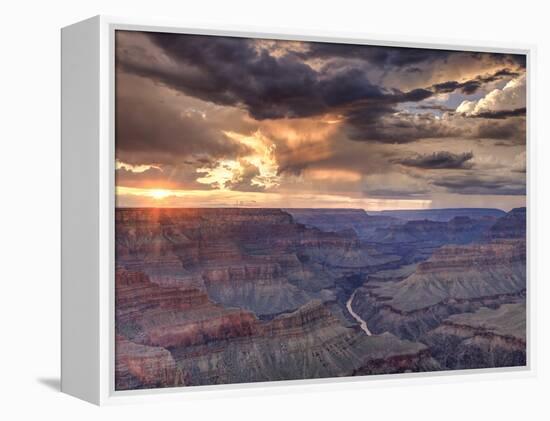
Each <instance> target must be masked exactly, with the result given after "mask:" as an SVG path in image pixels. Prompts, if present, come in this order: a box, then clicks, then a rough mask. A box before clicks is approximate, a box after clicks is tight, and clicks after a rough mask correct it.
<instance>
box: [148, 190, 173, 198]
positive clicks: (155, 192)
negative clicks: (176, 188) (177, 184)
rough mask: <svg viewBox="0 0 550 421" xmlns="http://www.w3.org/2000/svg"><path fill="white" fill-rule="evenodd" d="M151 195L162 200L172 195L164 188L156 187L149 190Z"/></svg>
mask: <svg viewBox="0 0 550 421" xmlns="http://www.w3.org/2000/svg"><path fill="white" fill-rule="evenodd" d="M149 196H151V197H152V198H153V199H157V200H160V199H164V198H165V197H168V196H170V192H169V191H168V190H163V189H154V190H151V191H150V192H149Z"/></svg>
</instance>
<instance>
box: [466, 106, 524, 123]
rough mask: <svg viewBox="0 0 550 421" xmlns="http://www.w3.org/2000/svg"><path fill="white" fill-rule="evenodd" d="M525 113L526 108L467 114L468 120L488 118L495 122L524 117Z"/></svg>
mask: <svg viewBox="0 0 550 421" xmlns="http://www.w3.org/2000/svg"><path fill="white" fill-rule="evenodd" d="M526 113H527V108H526V107H521V108H516V109H514V110H500V111H482V112H478V113H476V114H469V115H468V117H470V118H489V119H495V120H504V119H507V118H510V117H518V116H524V115H526Z"/></svg>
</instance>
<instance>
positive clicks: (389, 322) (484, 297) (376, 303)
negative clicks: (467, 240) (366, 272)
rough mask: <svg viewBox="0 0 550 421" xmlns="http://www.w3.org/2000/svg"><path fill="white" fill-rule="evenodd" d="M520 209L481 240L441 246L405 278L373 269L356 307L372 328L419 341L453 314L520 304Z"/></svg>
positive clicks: (522, 232) (522, 278) (522, 281)
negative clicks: (385, 274)
mask: <svg viewBox="0 0 550 421" xmlns="http://www.w3.org/2000/svg"><path fill="white" fill-rule="evenodd" d="M521 213H522V212H521V211H518V210H513V211H511V212H509V213H508V214H506V215H505V216H503V217H502V218H500V219H499V220H497V221H496V222H494V223H493V224H491V226H490V227H488V228H487V229H486V230H485V231H484V232H481V236H480V238H479V240H478V241H477V242H474V243H472V244H467V245H444V246H442V247H440V248H437V249H436V250H435V251H434V253H433V255H432V256H431V257H430V258H429V259H428V260H426V261H424V262H421V263H419V264H417V265H416V267H415V270H414V272H412V273H411V274H410V275H408V276H406V277H405V278H402V279H400V278H399V277H397V278H394V279H391V277H388V276H385V277H384V276H378V277H377V274H376V273H375V274H374V275H373V276H372V278H369V279H370V280H369V282H367V283H366V284H365V285H364V287H363V288H361V289H359V290H358V291H357V294H356V299H355V303H354V309H355V311H356V312H357V313H358V314H360V315H361V317H363V319H365V320H367V321H368V325H369V328H370V329H371V331H372V332H375V333H380V332H384V331H390V332H393V333H394V334H396V335H398V336H399V337H403V338H408V339H415V340H416V339H418V338H419V337H421V336H422V335H423V334H424V333H426V332H428V331H429V330H431V329H434V328H436V327H437V326H439V325H440V324H441V323H442V322H443V321H444V320H445V319H447V317H448V316H450V315H452V314H458V313H465V312H472V311H476V310H478V309H479V308H481V307H483V306H490V307H492V308H496V307H498V306H499V305H501V304H505V303H517V302H522V301H523V299H524V296H525V288H526V244H525V224H524V223H522V222H521V219H522V218H521ZM518 214H519V217H518ZM403 270H404V269H403V268H401V271H403ZM397 273H399V271H397ZM388 278H389V279H388Z"/></svg>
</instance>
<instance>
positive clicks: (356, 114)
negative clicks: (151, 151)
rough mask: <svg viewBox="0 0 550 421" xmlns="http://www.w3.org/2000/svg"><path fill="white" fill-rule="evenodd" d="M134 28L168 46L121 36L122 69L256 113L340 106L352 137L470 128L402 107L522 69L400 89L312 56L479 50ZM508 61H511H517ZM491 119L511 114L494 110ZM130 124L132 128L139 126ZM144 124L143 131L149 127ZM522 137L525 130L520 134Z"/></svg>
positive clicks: (387, 59) (381, 62)
mask: <svg viewBox="0 0 550 421" xmlns="http://www.w3.org/2000/svg"><path fill="white" fill-rule="evenodd" d="M136 34H137V35H136ZM132 35H133V36H138V35H139V36H141V37H146V39H147V40H148V42H150V43H152V44H151V45H154V46H155V48H157V49H158V50H159V51H161V52H162V53H157V54H156V55H155V54H153V53H148V52H144V51H143V50H144V49H143V48H141V49H140V48H137V47H135V46H132V45H131V43H129V42H128V41H127V40H125V38H124V37H122V38H120V37H119V38H120V39H119V40H118V41H117V66H118V67H117V68H119V69H120V70H121V71H125V72H131V73H134V74H138V75H141V76H145V77H147V78H150V79H151V80H153V81H155V82H156V83H160V84H162V85H165V86H168V87H170V88H172V89H175V90H177V91H180V92H183V93H185V94H186V95H190V96H193V97H196V98H200V99H202V100H205V101H209V102H210V103H215V104H221V105H229V106H234V107H240V108H244V109H245V110H246V111H247V112H248V113H249V114H250V116H252V117H253V118H254V119H256V120H264V119H282V118H299V117H311V116H316V115H320V114H325V113H337V114H340V115H342V116H343V117H344V119H345V120H346V122H347V129H348V135H349V137H350V138H351V139H353V140H357V141H378V142H390V143H394V142H396V143H407V142H412V141H415V140H418V139H422V138H437V137H441V138H442V137H451V136H461V135H464V129H463V128H460V127H457V126H453V125H452V124H448V122H440V121H435V120H434V119H433V116H431V117H430V116H427V117H425V116H422V115H416V116H414V117H413V115H412V114H409V115H405V114H399V112H398V106H399V105H401V104H407V103H409V104H413V103H421V102H423V101H424V100H426V99H428V98H430V97H431V96H433V95H435V94H437V93H445V92H454V91H456V90H460V91H461V92H463V93H465V94H471V93H473V92H475V91H477V90H478V89H479V87H480V86H481V85H482V84H483V83H487V82H490V81H494V80H499V79H501V78H504V77H512V76H514V75H516V74H517V73H516V72H515V71H513V70H510V69H509V68H507V67H503V68H502V69H500V70H499V71H497V72H495V73H493V74H489V75H482V76H478V77H477V78H475V79H472V80H468V81H466V82H457V81H448V82H443V83H438V84H435V85H433V86H431V87H427V88H415V89H411V90H409V91H400V90H398V89H387V88H382V87H380V86H377V85H375V84H373V83H371V81H370V79H369V77H368V74H367V72H366V68H365V67H364V66H362V65H359V64H357V63H356V64H353V63H349V62H346V63H343V62H341V61H340V62H337V63H336V64H334V63H332V62H329V63H327V64H325V65H323V66H321V67H318V68H317V67H316V68H314V67H311V66H309V65H308V64H307V63H306V62H305V60H307V59H313V58H323V59H327V58H333V59H337V58H341V59H343V58H347V59H350V58H355V59H360V60H363V61H365V62H368V63H369V64H371V65H375V66H378V67H380V68H399V69H400V68H411V69H414V68H418V65H420V64H423V65H425V64H426V63H433V62H435V61H437V60H439V61H445V60H447V59H448V58H449V56H450V55H452V54H461V55H465V56H470V57H477V53H471V54H470V53H458V52H450V51H444V50H428V49H409V48H393V47H379V46H360V45H347V44H329V43H326V44H325V43H308V44H307V47H308V48H306V50H305V51H301V52H297V51H287V52H286V53H284V54H282V55H278V56H276V57H275V56H273V55H271V54H270V53H269V51H268V50H267V49H265V48H258V44H257V42H256V41H255V40H251V39H244V38H235V37H213V36H199V35H184V36H182V35H180V34H169V33H149V34H145V33H133V34H132ZM167 58H168V59H167ZM501 62H502V63H503V64H507V65H509V64H511V63H512V62H513V60H511V59H507V60H501ZM419 105H421V104H419ZM123 106H124V108H127V107H128V106H127V105H126V104H123ZM434 107H435V106H432V109H435V108H434ZM486 118H487V119H497V118H501V119H503V118H505V117H504V115H502V116H499V115H487V116H486ZM134 120H135V119H134ZM166 123H167V124H168V122H166ZM142 125H143V122H142ZM129 127H130V130H131V127H133V126H132V125H129ZM510 129H511V128H509V127H502V125H498V126H497V127H482V130H481V132H482V134H483V136H484V137H488V138H501V139H506V138H508V137H510V136H512V135H511V134H510ZM468 130H470V128H468ZM140 131H141V132H143V130H141V128H140ZM474 131H475V130H474ZM516 131H517V130H516ZM188 132H189V133H196V134H194V135H193V138H195V139H198V138H199V137H200V136H201V134H199V133H197V132H193V130H190V131H188ZM133 134H134V133H129V135H133ZM474 134H475V133H472V130H470V132H469V133H466V135H465V137H468V138H471V137H473V135H474ZM210 135H212V133H210ZM210 135H208V138H209V140H210V142H211V143H212V140H213V139H212V138H211V136H210ZM203 136H206V134H203ZM217 136H218V139H217V140H214V141H213V145H212V146H217V147H218V148H222V146H223V145H224V144H225V142H226V140H227V139H224V138H223V135H221V134H220V133H218V134H217ZM514 136H516V137H517V133H515V134H514ZM127 137H131V136H127ZM193 143H194V142H191V143H190V144H193ZM201 143H203V142H201ZM218 153H223V151H218ZM283 171H284V169H283Z"/></svg>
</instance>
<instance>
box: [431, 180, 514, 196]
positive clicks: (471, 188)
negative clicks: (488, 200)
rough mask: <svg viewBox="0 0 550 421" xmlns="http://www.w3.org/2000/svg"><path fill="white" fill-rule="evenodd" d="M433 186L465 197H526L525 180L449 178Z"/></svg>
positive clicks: (435, 182)
mask: <svg viewBox="0 0 550 421" xmlns="http://www.w3.org/2000/svg"><path fill="white" fill-rule="evenodd" d="M433 184H434V185H435V186H438V187H444V188H446V189H447V191H448V192H451V193H457V194H463V195H495V196H518V195H520V196H521V195H525V180H524V179H519V180H518V179H517V178H511V177H498V176H492V177H488V176H486V177H479V176H476V175H468V176H449V177H445V178H443V179H440V180H435V181H433Z"/></svg>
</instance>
